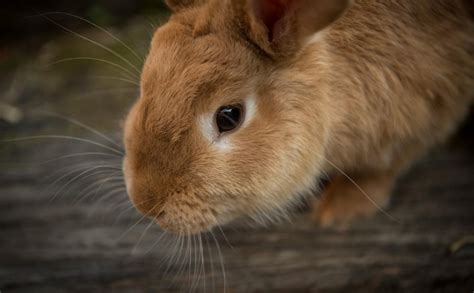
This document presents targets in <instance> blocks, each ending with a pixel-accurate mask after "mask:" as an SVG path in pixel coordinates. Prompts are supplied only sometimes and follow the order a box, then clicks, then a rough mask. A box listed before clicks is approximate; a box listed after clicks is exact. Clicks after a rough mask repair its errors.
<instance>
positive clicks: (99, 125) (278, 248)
mask: <svg viewBox="0 0 474 293" xmlns="http://www.w3.org/2000/svg"><path fill="white" fill-rule="evenodd" d="M168 16H169V11H168V10H167V8H166V6H165V5H164V4H163V3H162V1H158V0H146V1H131V0H121V1H112V0H100V1H90V0H87V1H76V2H71V1H57V0H46V1H33V0H30V1H27V0H24V1H7V2H5V3H3V4H2V9H1V10H0V32H1V33H0V140H2V141H1V142H0V291H1V292H2V293H10V292H48V293H49V292H176V291H180V292H181V291H198V292H276V291H278V292H348V291H349V292H379V291H385V292H471V291H472V290H473V289H474V247H473V245H472V243H473V235H474V182H473V178H474V151H473V150H474V135H473V134H474V132H473V126H472V125H473V123H472V118H471V119H469V121H468V122H467V123H466V124H465V125H464V126H463V127H462V129H461V130H460V132H459V133H458V134H457V135H456V137H454V138H453V139H452V140H451V141H450V142H449V143H447V144H446V145H445V146H443V147H441V148H439V149H437V150H435V151H434V152H433V154H432V155H431V156H429V157H427V158H425V159H424V160H422V161H421V162H420V163H419V164H418V165H416V166H415V167H414V168H413V170H411V171H410V172H409V173H408V174H406V175H405V176H404V178H402V180H401V181H400V184H399V186H398V187H397V189H396V190H395V196H394V199H393V203H392V206H391V208H390V209H389V210H388V211H389V213H390V214H391V215H392V216H393V217H395V218H397V219H399V220H400V223H397V222H394V221H392V220H390V218H388V217H386V216H384V215H382V214H380V215H377V216H376V217H374V218H372V219H366V220H360V221H358V222H357V223H355V224H354V226H352V227H350V228H348V229H345V230H338V229H319V228H317V227H314V226H313V225H312V224H311V223H310V222H309V221H308V218H307V215H306V213H305V212H304V211H305V208H302V211H301V212H299V213H296V215H295V217H294V219H293V220H292V222H290V223H281V224H280V225H277V226H272V227H256V228H255V227H249V226H247V225H244V224H239V223H237V224H233V225H231V226H229V227H225V228H223V229H217V231H214V233H213V234H203V235H202V236H201V238H197V237H195V238H186V239H178V237H176V236H173V235H167V234H164V233H162V232H161V231H160V230H159V229H158V228H157V227H155V225H152V224H151V222H149V221H148V220H146V219H143V218H142V217H141V215H139V214H138V213H137V212H135V210H134V209H133V207H132V206H131V204H130V203H129V201H128V199H127V196H126V194H125V192H124V189H123V182H122V178H121V173H120V163H121V146H120V145H121V142H120V139H121V121H122V119H123V117H124V116H125V115H126V113H127V111H128V108H129V107H130V105H131V104H132V103H133V101H134V100H135V99H136V98H137V97H138V95H139V89H138V82H139V75H140V70H141V67H142V64H143V59H144V57H145V56H146V53H147V50H148V43H149V41H150V39H151V36H152V34H153V32H154V30H155V29H156V28H157V27H158V26H159V25H160V24H162V23H164V22H165V21H166V19H167V18H168Z"/></svg>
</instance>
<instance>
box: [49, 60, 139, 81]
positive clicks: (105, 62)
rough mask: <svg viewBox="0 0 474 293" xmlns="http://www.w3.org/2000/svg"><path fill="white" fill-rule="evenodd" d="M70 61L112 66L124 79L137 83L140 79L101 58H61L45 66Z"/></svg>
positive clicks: (123, 68) (118, 65)
mask: <svg viewBox="0 0 474 293" xmlns="http://www.w3.org/2000/svg"><path fill="white" fill-rule="evenodd" d="M71 61H93V62H99V63H103V64H107V65H109V66H112V67H113V68H116V69H118V70H119V72H121V73H122V74H124V75H125V76H126V77H128V78H131V79H132V80H133V79H136V80H137V81H138V80H139V79H140V77H139V76H138V75H137V74H136V73H133V72H132V71H130V70H129V69H127V68H125V67H123V66H122V65H120V64H117V63H115V62H112V61H109V60H105V59H101V58H95V57H70V58H63V59H60V60H56V61H54V62H51V63H49V64H47V65H46V67H51V66H54V65H57V64H61V63H65V62H71Z"/></svg>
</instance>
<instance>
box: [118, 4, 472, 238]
mask: <svg viewBox="0 0 474 293" xmlns="http://www.w3.org/2000/svg"><path fill="white" fill-rule="evenodd" d="M255 1H259V0H248V1H243V0H242V1H237V0H235V1H228V0H227V1H222V0H208V1H198V2H199V3H195V4H194V5H193V4H192V1H184V2H185V4H186V5H183V6H179V5H178V4H179V2H180V1H170V2H173V3H178V4H176V5H177V6H175V7H179V8H180V9H177V13H176V14H174V15H173V16H172V17H171V19H170V21H169V22H168V23H167V24H165V25H164V26H163V27H161V28H160V29H158V31H157V32H156V34H155V36H154V38H153V41H152V45H151V49H150V54H149V56H148V59H147V62H146V64H145V68H144V70H143V75H142V84H141V85H142V91H141V97H140V99H139V100H138V101H137V103H136V104H135V106H134V107H133V108H132V110H131V112H130V114H129V116H128V118H127V120H126V124H125V145H126V151H127V155H126V158H125V160H124V172H125V176H126V181H127V186H128V190H129V194H130V197H131V199H132V200H133V202H134V204H135V205H136V207H137V208H138V209H139V210H141V211H142V212H143V213H144V214H146V215H147V216H150V217H155V218H156V219H157V221H158V223H159V224H160V225H161V226H162V227H163V228H164V229H167V230H170V231H174V232H183V231H187V232H199V231H202V230H206V229H209V228H212V227H213V226H215V225H217V224H223V223H226V222H228V221H230V220H232V219H234V218H236V217H238V216H241V215H250V216H251V217H255V218H258V217H259V216H261V215H262V214H266V215H269V216H270V217H275V216H277V215H279V213H281V212H282V211H284V210H285V208H286V207H288V206H289V205H291V204H292V203H294V202H296V201H297V200H298V199H299V198H300V195H301V194H305V193H310V192H311V190H313V189H314V186H316V183H317V179H318V177H320V176H322V175H323V174H326V173H327V174H330V175H337V176H339V177H338V179H336V180H334V182H333V183H332V184H331V186H330V187H329V189H328V190H327V192H326V193H325V195H324V196H323V200H322V203H316V208H315V211H316V214H315V215H314V218H315V219H316V220H318V221H319V222H321V223H322V224H331V223H334V222H340V221H349V220H350V219H352V218H353V217H354V216H357V215H365V214H370V213H372V212H373V211H375V210H376V207H375V206H374V205H373V203H372V202H370V201H369V200H367V199H366V198H365V197H364V196H362V194H361V193H360V191H359V190H358V189H357V188H356V187H355V186H354V184H352V183H351V182H350V180H348V178H347V177H345V176H342V177H341V171H342V172H344V174H347V175H348V176H349V177H351V178H353V179H354V180H355V181H356V182H360V183H359V185H360V187H362V188H363V189H364V190H365V191H366V192H367V194H369V195H371V197H373V200H374V201H375V202H377V203H378V204H380V205H383V204H384V203H385V202H386V201H387V196H388V195H389V193H390V189H391V188H392V186H393V184H394V180H395V179H396V178H397V176H398V175H399V174H400V172H402V171H403V170H404V169H405V168H407V167H408V166H409V165H410V164H411V163H412V161H413V160H414V159H416V158H417V157H419V156H420V155H421V154H423V153H425V152H426V151H427V150H428V149H429V148H430V147H431V146H433V145H435V144H436V143H439V142H442V141H443V140H445V139H446V138H447V137H448V136H449V135H450V134H451V133H452V132H453V131H454V130H455V128H456V126H457V125H458V124H459V123H460V122H461V121H462V119H463V118H464V117H465V115H466V113H467V112H468V110H469V107H470V105H471V104H472V90H473V88H474V73H473V68H474V56H473V54H474V23H473V21H472V18H471V17H472V15H469V14H468V11H472V10H469V9H472V7H471V6H468V5H471V4H470V2H469V1H461V0H403V1H391V0H385V1H382V0H356V1H355V2H354V4H353V5H349V1H336V2H339V4H338V5H336V6H334V7H342V8H341V9H343V10H345V8H347V11H345V13H344V14H343V16H342V17H341V18H339V19H338V17H339V16H340V15H342V13H341V12H344V11H343V10H338V11H337V10H334V9H335V8H331V9H332V10H331V9H329V8H328V9H323V8H325V7H324V5H326V4H324V3H331V1H325V0H315V1H305V0H294V2H299V5H300V6H299V7H296V8H294V9H293V8H292V10H291V14H289V15H287V16H286V17H285V18H284V19H283V20H282V21H281V22H278V23H277V24H276V25H275V27H276V28H275V32H276V34H275V35H276V38H277V39H276V40H275V39H272V38H269V37H268V33H269V31H268V29H267V28H266V27H265V26H264V25H263V24H262V22H261V21H259V16H258V15H256V14H255V13H254V12H253V10H252V6H251V4H252V5H253V4H255V3H257V5H258V2H255ZM261 1H270V0H261ZM280 1H283V0H280ZM285 1H286V0H285ZM285 1H283V2H282V3H287V2H285ZM289 2H291V1H289ZM318 5H319V6H318ZM327 5H329V4H327ZM331 5H332V4H331ZM337 9H339V8H337ZM308 11H312V13H311V14H308V13H307V12H308ZM318 11H323V12H324V14H318V13H321V12H318ZM328 11H332V12H331V13H332V14H331V15H333V16H330V17H328V16H327V15H328ZM321 18H322V19H327V20H324V21H321ZM318 19H319V20H318ZM313 21H314V22H313ZM318 21H319V22H318ZM316 22H318V23H319V24H318V23H316ZM330 23H332V25H329V24H330ZM328 25H329V26H328ZM277 26H281V27H277ZM314 30H315V31H314ZM314 33H317V35H316V36H313V34H314ZM311 38H312V39H314V41H313V42H310V43H309V40H311ZM250 95H255V100H256V103H257V111H256V114H255V117H254V118H253V120H252V121H251V122H250V123H249V125H248V126H247V127H245V128H242V129H239V130H237V131H236V132H234V133H232V134H228V135H227V137H226V138H225V139H227V140H228V141H229V142H230V144H231V145H232V148H231V149H230V150H227V151H226V150H222V149H219V148H218V147H217V142H212V143H210V142H209V141H207V140H206V139H205V138H204V135H203V133H202V130H201V128H200V125H199V117H207V116H209V115H212V114H213V113H215V111H216V110H217V109H218V108H219V107H221V106H223V105H228V104H232V103H238V102H242V101H243V100H245V99H246V98H247V97H249V96H250Z"/></svg>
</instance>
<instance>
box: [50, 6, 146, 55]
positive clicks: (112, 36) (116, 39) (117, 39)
mask: <svg viewBox="0 0 474 293" xmlns="http://www.w3.org/2000/svg"><path fill="white" fill-rule="evenodd" d="M54 14H60V15H66V16H70V17H73V18H76V19H79V20H82V21H83V22H85V23H87V24H90V25H92V26H93V27H95V28H97V29H98V30H100V31H102V32H104V33H105V34H107V35H108V36H109V37H111V38H112V39H114V40H115V41H117V42H119V43H120V44H121V45H122V46H123V47H124V48H125V49H127V50H128V51H130V53H132V54H133V55H134V56H135V57H136V59H137V60H138V61H139V62H140V63H143V62H144V58H143V57H141V56H140V55H139V54H138V53H137V52H136V51H135V50H133V49H132V48H131V47H130V46H129V45H127V44H126V43H125V42H124V41H122V40H121V39H120V38H118V37H116V36H115V35H114V34H112V33H111V32H110V31H108V30H106V29H105V28H103V27H102V26H99V25H98V24H96V23H94V22H92V21H90V20H88V19H86V18H83V17H80V16H78V15H74V14H72V13H67V12H62V11H51V12H47V13H43V15H54Z"/></svg>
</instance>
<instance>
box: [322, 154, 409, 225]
mask: <svg viewBox="0 0 474 293" xmlns="http://www.w3.org/2000/svg"><path fill="white" fill-rule="evenodd" d="M323 159H324V160H325V161H326V162H328V163H329V164H330V165H331V166H333V167H334V169H336V170H337V171H339V172H340V173H341V174H342V175H343V176H344V177H346V178H347V179H348V180H349V181H350V182H351V183H352V184H354V186H355V187H356V188H357V189H358V190H359V191H360V192H362V194H363V195H364V196H365V197H366V198H367V199H368V200H369V201H370V202H371V203H372V204H373V205H374V206H375V207H376V208H377V209H378V210H379V211H381V212H382V213H383V214H384V215H386V216H387V217H389V218H390V219H391V220H393V221H395V222H397V223H399V224H401V222H400V221H399V220H398V219H397V218H395V217H393V216H392V215H390V214H389V213H388V212H387V211H385V209H383V208H382V207H381V206H380V205H379V204H377V202H376V201H375V200H374V199H372V197H370V196H369V195H368V194H367V192H365V190H363V189H362V187H360V185H359V184H357V182H355V180H354V179H352V178H351V177H350V176H349V175H347V174H346V173H345V172H344V171H343V170H342V169H341V168H339V167H338V166H336V165H335V164H333V163H332V162H331V161H329V160H328V159H326V158H323Z"/></svg>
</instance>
